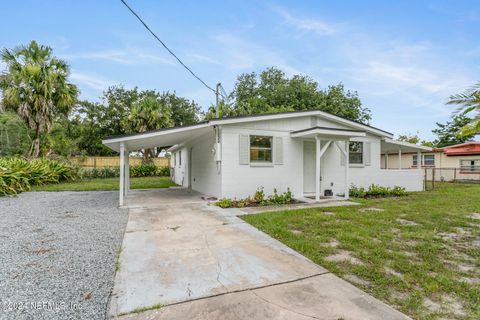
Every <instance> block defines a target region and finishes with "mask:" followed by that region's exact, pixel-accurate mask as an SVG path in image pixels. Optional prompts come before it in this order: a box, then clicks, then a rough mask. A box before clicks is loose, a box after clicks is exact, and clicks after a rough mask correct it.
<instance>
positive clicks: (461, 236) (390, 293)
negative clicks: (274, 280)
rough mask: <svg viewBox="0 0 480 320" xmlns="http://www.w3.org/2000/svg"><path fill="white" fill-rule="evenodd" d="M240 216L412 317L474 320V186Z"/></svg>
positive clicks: (479, 215)
mask: <svg viewBox="0 0 480 320" xmlns="http://www.w3.org/2000/svg"><path fill="white" fill-rule="evenodd" d="M358 202H361V203H362V205H361V206H350V207H334V208H312V209H301V210H291V211H279V212H269V213H262V214H257V215H248V216H243V219H244V220H245V221H247V222H248V223H250V224H252V225H254V226H255V227H257V228H259V229H260V230H263V231H264V232H266V233H268V234H270V235H271V236H272V237H274V238H276V239H278V240H280V241H282V242H283V243H285V244H286V245H288V246H289V247H291V248H293V249H295V250H297V251H298V252H300V253H302V254H303V255H305V256H307V257H308V258H310V259H311V260H313V261H314V262H316V263H318V264H319V265H322V266H324V267H326V268H327V269H329V270H330V271H331V272H333V273H335V274H337V275H339V276H340V277H342V278H344V279H345V280H347V281H349V282H351V283H353V284H354V285H356V286H357V287H359V288H361V289H363V290H365V291H366V292H368V293H370V294H372V295H373V296H375V297H377V298H378V299H380V300H383V301H384V302H386V303H388V304H389V305H391V306H393V307H395V308H397V309H398V310H400V311H402V312H404V313H406V314H408V315H410V316H412V317H414V318H417V319H439V318H445V319H480V185H468V184H453V183H443V184H440V183H439V184H438V188H437V189H436V190H435V191H428V192H420V193H414V194H411V195H409V196H406V197H402V198H383V199H368V200H363V199H362V200H358Z"/></svg>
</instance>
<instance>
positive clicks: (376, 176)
mask: <svg viewBox="0 0 480 320" xmlns="http://www.w3.org/2000/svg"><path fill="white" fill-rule="evenodd" d="M392 138H393V135H392V134H391V133H389V132H387V131H384V130H381V129H378V128H375V127H371V126H367V125H364V124H360V123H356V122H353V121H350V120H346V119H343V118H340V117H337V116H334V115H332V114H329V113H326V112H322V111H317V110H314V111H301V112H286V113H276V114H267V115H256V116H243V117H232V118H221V119H213V120H210V121H205V122H201V123H198V124H196V125H191V126H184V127H175V128H170V129H162V130H157V131H151V132H144V133H139V134H132V135H124V136H117V137H110V138H107V139H105V140H104V141H103V143H104V144H105V145H106V146H108V147H110V148H111V149H112V150H115V151H118V152H120V161H121V163H124V165H123V166H122V165H121V168H120V170H121V177H120V183H121V189H120V190H123V191H120V202H121V203H122V204H123V196H124V195H125V194H126V193H127V192H128V188H129V187H128V184H129V182H128V170H129V169H128V157H125V155H128V151H135V150H139V149H143V148H151V147H157V146H161V147H166V146H172V147H171V148H170V149H169V150H168V151H169V152H170V153H171V158H170V159H171V168H172V179H173V180H174V181H175V182H176V183H177V184H179V185H181V186H184V187H188V188H191V189H193V190H197V191H199V192H201V193H203V194H206V195H210V196H214V197H217V198H223V197H227V198H243V197H247V196H250V195H253V194H254V192H255V190H256V189H257V188H259V187H264V190H265V193H266V194H267V195H268V194H271V193H273V191H274V189H276V190H277V191H278V192H284V191H287V189H289V190H291V192H292V193H293V195H294V196H295V197H296V198H305V197H313V198H314V199H315V200H317V201H318V200H320V197H321V196H323V195H328V194H330V193H332V194H333V195H334V196H344V197H345V198H348V189H349V187H350V186H351V185H352V184H353V185H356V186H362V187H368V186H369V185H371V184H373V183H374V184H379V185H383V186H389V187H393V186H395V185H399V186H403V187H405V188H406V189H407V190H410V191H420V190H422V189H423V173H422V171H421V170H382V169H381V165H380V162H381V154H383V153H387V152H392V151H400V152H404V153H407V152H417V153H418V154H420V152H421V151H431V148H428V147H422V146H416V145H413V144H409V143H404V142H398V141H395V140H393V139H392ZM418 169H420V166H418ZM125 182H126V183H125Z"/></svg>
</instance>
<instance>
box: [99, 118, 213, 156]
mask: <svg viewBox="0 0 480 320" xmlns="http://www.w3.org/2000/svg"><path fill="white" fill-rule="evenodd" d="M211 130H212V128H211V126H209V125H208V124H199V125H194V126H189V127H179V128H171V129H164V130H159V131H153V132H146V133H139V134H132V135H124V136H120V137H110V138H107V139H105V140H103V143H104V144H105V145H106V146H108V147H109V148H110V149H112V150H114V151H117V152H119V151H120V143H122V142H123V143H125V148H126V149H127V150H129V151H137V150H141V149H146V148H154V147H169V146H173V145H176V144H180V143H185V142H186V141H189V140H191V139H194V138H197V137H199V136H201V135H204V134H206V133H208V132H209V131H211Z"/></svg>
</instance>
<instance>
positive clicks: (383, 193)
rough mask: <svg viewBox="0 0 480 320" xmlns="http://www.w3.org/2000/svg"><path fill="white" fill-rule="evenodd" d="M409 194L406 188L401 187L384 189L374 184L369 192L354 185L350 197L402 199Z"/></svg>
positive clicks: (369, 188)
mask: <svg viewBox="0 0 480 320" xmlns="http://www.w3.org/2000/svg"><path fill="white" fill-rule="evenodd" d="M407 194H408V193H407V191H406V190H405V188H403V187H400V186H394V187H393V188H389V187H382V186H379V185H376V184H372V185H370V186H369V187H368V189H367V190H365V188H362V187H356V186H354V185H352V186H351V187H350V196H351V197H354V198H379V197H401V196H406V195H407Z"/></svg>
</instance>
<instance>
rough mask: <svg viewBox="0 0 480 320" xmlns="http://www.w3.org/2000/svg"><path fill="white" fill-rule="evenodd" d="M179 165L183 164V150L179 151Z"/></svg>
mask: <svg viewBox="0 0 480 320" xmlns="http://www.w3.org/2000/svg"><path fill="white" fill-rule="evenodd" d="M178 165H179V166H181V165H182V151H178Z"/></svg>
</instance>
